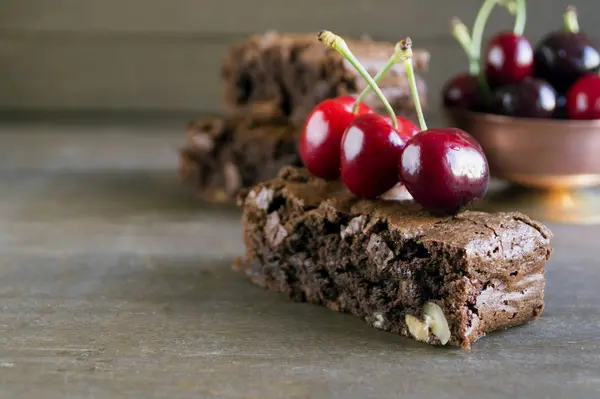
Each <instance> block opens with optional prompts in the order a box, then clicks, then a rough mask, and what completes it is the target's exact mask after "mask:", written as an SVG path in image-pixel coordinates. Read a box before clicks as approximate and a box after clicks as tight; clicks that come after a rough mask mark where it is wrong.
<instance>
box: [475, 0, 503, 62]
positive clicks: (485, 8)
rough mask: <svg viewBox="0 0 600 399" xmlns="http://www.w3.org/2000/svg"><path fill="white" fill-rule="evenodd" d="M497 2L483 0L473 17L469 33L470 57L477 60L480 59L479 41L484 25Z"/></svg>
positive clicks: (494, 0) (481, 39)
mask: <svg viewBox="0 0 600 399" xmlns="http://www.w3.org/2000/svg"><path fill="white" fill-rule="evenodd" d="M497 2H498V0H485V1H484V2H483V4H482V5H481V8H480V9H479V12H478V13H477V17H476V18H475V23H474V24H473V33H472V35H471V57H472V59H474V60H477V62H479V60H480V59H481V42H482V41H483V31H484V30H485V25H486V23H487V20H488V19H489V17H490V14H491V13H492V10H493V9H494V6H495V5H496V3H497Z"/></svg>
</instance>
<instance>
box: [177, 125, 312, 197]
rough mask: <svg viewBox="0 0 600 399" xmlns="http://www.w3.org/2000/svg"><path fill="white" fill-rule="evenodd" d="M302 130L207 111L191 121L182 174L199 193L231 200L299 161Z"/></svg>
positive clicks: (194, 190) (182, 151) (180, 172)
mask: <svg viewBox="0 0 600 399" xmlns="http://www.w3.org/2000/svg"><path fill="white" fill-rule="evenodd" d="M299 132H300V130H299V129H298V128H295V127H293V126H291V125H289V124H281V123H272V122H271V123H264V122H261V121H251V120H246V119H236V118H224V117H218V116H208V117H204V118H200V119H199V120H197V121H194V122H192V123H190V125H189V126H188V129H187V143H186V145H185V147H184V148H183V149H181V150H180V153H179V176H180V178H181V180H182V181H184V182H185V184H186V185H188V186H189V187H190V188H191V189H192V191H193V192H194V193H195V195H197V196H198V197H200V198H201V199H203V200H205V201H209V202H233V201H234V199H235V196H236V195H237V193H238V191H239V190H240V189H241V188H246V187H250V186H252V185H254V184H256V183H257V182H260V181H264V180H268V179H270V178H272V177H273V176H276V175H277V173H278V171H279V170H280V169H281V168H282V167H283V166H285V165H300V164H301V162H300V157H299V155H298V152H297V148H296V146H297V140H298V134H299Z"/></svg>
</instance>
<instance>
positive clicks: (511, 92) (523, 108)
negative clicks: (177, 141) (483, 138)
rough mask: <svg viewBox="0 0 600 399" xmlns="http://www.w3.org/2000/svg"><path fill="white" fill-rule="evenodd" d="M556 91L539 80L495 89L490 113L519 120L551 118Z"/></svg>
mask: <svg viewBox="0 0 600 399" xmlns="http://www.w3.org/2000/svg"><path fill="white" fill-rule="evenodd" d="M556 104H557V95H556V91H554V89H553V88H552V86H550V84H548V83H547V82H545V81H543V80H541V79H535V78H526V79H525V80H524V81H522V82H521V83H518V84H513V85H508V86H503V87H500V88H499V89H497V90H496V91H495V92H494V94H493V96H492V101H491V104H490V112H492V113H495V114H500V115H506V116H517V117H521V118H552V116H553V115H554V114H555V112H556Z"/></svg>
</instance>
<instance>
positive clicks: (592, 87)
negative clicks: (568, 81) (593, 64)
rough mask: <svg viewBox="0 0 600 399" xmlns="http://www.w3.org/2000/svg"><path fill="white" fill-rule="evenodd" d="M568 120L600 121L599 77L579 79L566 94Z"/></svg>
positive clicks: (586, 76)
mask: <svg viewBox="0 0 600 399" xmlns="http://www.w3.org/2000/svg"><path fill="white" fill-rule="evenodd" d="M567 115H568V116H569V119H600V76H598V75H596V74H595V73H593V74H588V75H585V76H583V77H581V78H579V79H578V80H577V81H576V82H575V84H573V86H571V88H570V89H569V91H568V92H567Z"/></svg>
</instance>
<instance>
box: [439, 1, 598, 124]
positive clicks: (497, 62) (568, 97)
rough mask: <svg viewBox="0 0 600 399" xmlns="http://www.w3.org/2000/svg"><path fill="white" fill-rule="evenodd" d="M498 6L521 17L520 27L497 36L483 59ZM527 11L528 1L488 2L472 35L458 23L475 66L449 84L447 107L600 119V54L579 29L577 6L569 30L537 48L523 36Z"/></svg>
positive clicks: (547, 38) (445, 92) (567, 21)
mask: <svg viewBox="0 0 600 399" xmlns="http://www.w3.org/2000/svg"><path fill="white" fill-rule="evenodd" d="M495 5H500V6H504V7H506V8H508V9H509V11H511V12H512V13H514V14H515V15H516V18H515V27H514V29H513V31H512V32H500V33H498V34H496V35H494V36H493V37H492V38H491V39H490V41H489V43H488V45H487V47H486V49H485V52H484V54H483V56H481V57H480V53H481V40H482V35H483V27H484V26H485V23H486V21H487V18H488V16H489V14H490V12H491V10H492V8H493V7H494V6H495ZM525 14H526V5H525V0H485V1H484V3H483V5H482V7H481V9H480V11H479V14H478V16H477V19H476V20H475V25H474V27H473V32H472V36H471V35H470V34H469V32H468V29H467V28H466V26H464V24H462V23H461V22H460V21H459V20H457V19H455V20H454V21H453V34H454V36H455V37H456V38H457V40H458V41H459V43H460V44H461V45H462V47H463V48H464V50H465V52H466V53H467V57H468V59H469V65H470V67H469V72H468V73H462V74H459V75H457V76H455V77H453V78H452V79H450V80H449V81H448V82H447V83H446V85H445V86H444V89H443V99H444V105H445V107H447V108H454V109H457V108H458V109H466V110H470V111H477V112H490V113H494V114H500V115H506V116H513V117H524V118H559V119H600V75H598V72H599V69H600V52H599V50H598V48H597V47H596V46H595V45H594V43H593V42H592V41H591V40H590V39H589V38H588V37H587V36H586V35H585V34H584V33H581V32H580V31H579V24H578V21H577V12H576V10H575V8H574V7H572V6H569V7H568V8H567V11H566V12H565V15H564V19H565V28H564V29H561V30H556V31H555V32H552V33H550V34H548V35H546V36H545V37H543V38H542V40H540V41H539V43H537V45H536V46H535V47H533V46H532V44H531V42H530V41H529V40H528V39H527V38H526V37H525V36H524V35H523V31H524V28H525V20H526V18H525Z"/></svg>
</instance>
